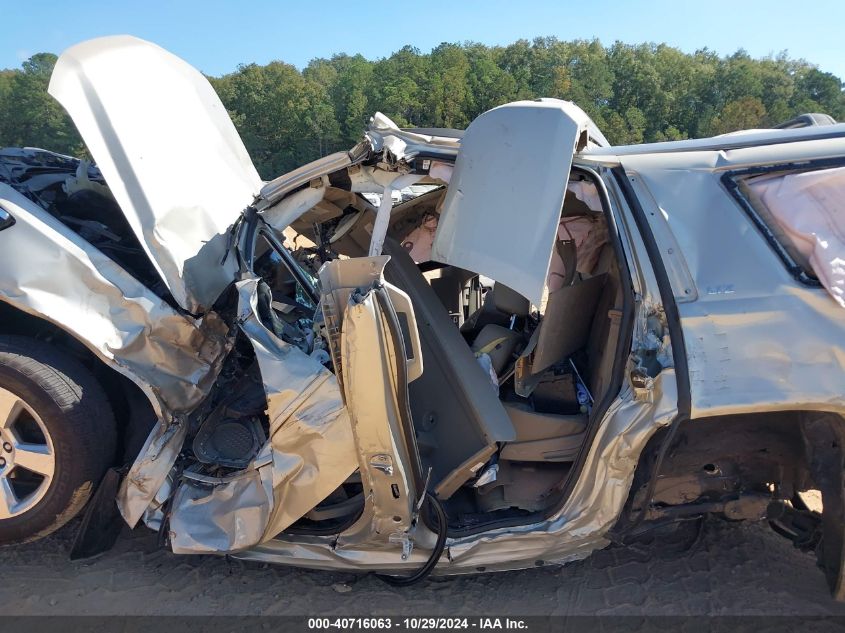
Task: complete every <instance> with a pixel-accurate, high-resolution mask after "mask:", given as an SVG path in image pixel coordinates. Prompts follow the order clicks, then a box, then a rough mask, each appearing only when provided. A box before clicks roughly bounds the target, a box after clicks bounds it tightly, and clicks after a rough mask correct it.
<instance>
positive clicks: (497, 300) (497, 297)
mask: <svg viewBox="0 0 845 633" xmlns="http://www.w3.org/2000/svg"><path fill="white" fill-rule="evenodd" d="M490 292H491V293H492V294H493V296H492V299H493V307H495V308H496V309H497V310H498V311H499V312H504V313H505V314H515V315H516V316H521V317H524V316H528V313H529V312H530V311H531V302H530V301H528V299H526V298H525V297H523V296H522V295H521V294H519V293H518V292H517V291H516V290H513V289H512V288H508V287H507V286H506V285H505V284H500V283H499V282H496V283H494V284H493V287H492V288H491V289H490Z"/></svg>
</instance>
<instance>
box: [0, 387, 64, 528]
mask: <svg viewBox="0 0 845 633" xmlns="http://www.w3.org/2000/svg"><path fill="white" fill-rule="evenodd" d="M55 472H56V452H55V451H54V450H53V441H52V439H51V438H50V433H49V432H48V431H47V427H46V425H45V424H44V422H43V421H42V420H41V418H40V417H39V415H38V414H37V413H36V412H35V410H34V409H33V408H32V407H31V406H29V405H28V404H27V403H26V402H24V401H23V400H22V399H21V398H20V397H19V396H17V395H15V394H14V393H12V392H11V391H9V390H7V389H3V388H2V387H0V520H2V519H9V518H12V517H15V516H18V515H20V514H23V513H24V512H26V511H27V510H30V509H32V508H33V507H34V506H35V505H36V504H37V503H38V502H39V501H41V500H42V499H43V498H44V495H46V494H47V490H48V488H49V487H50V483H51V482H52V481H53V476H54V475H55Z"/></svg>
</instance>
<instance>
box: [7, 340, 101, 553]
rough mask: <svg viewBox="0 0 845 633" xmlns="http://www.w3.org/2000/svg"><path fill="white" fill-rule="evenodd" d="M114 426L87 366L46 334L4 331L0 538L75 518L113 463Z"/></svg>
mask: <svg viewBox="0 0 845 633" xmlns="http://www.w3.org/2000/svg"><path fill="white" fill-rule="evenodd" d="M116 431H117V430H116V426H115V421H114V414H113V413H112V410H111V407H110V405H109V402H108V399H107V397H106V395H105V393H104V392H103V389H102V387H101V386H100V384H99V383H98V382H97V380H96V379H95V378H94V376H93V375H92V374H91V373H90V372H89V371H88V370H87V369H86V368H85V367H84V366H83V365H81V364H80V363H79V362H77V361H76V360H74V359H73V358H70V357H69V356H67V355H66V354H63V353H62V352H60V351H59V350H56V349H54V348H53V347H51V346H49V345H47V344H45V343H42V342H40V341H36V340H33V339H29V338H25V337H19V336H0V545H8V544H12V543H24V542H27V541H34V540H36V539H38V538H41V537H43V536H46V535H48V534H50V533H51V532H54V531H55V530H57V529H59V528H60V527H61V526H62V525H64V524H65V523H67V522H68V521H69V520H70V519H72V518H73V517H74V516H75V515H76V514H77V513H78V512H79V511H80V510H81V509H82V508H83V507H84V506H85V503H86V502H87V501H88V499H89V498H90V496H91V493H92V492H93V490H94V488H95V486H96V485H97V484H98V483H99V481H100V478H101V477H102V476H103V473H104V472H105V470H106V468H108V466H109V465H111V463H112V461H113V459H114V453H115V444H116Z"/></svg>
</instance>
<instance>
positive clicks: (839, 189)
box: [723, 161, 845, 307]
mask: <svg viewBox="0 0 845 633" xmlns="http://www.w3.org/2000/svg"><path fill="white" fill-rule="evenodd" d="M843 162H844V161H838V164H837V163H831V162H830V161H825V162H819V163H816V164H813V163H804V164H802V165H801V166H800V167H798V166H789V165H781V166H772V167H768V168H765V167H763V168H755V169H750V170H743V171H739V172H732V173H729V174H726V175H725V176H724V177H723V182H724V183H725V185H726V187H727V188H728V190H729V191H730V192H731V193H732V195H733V196H734V197H735V198H736V199H737V201H738V202H739V203H740V205H741V206H742V208H743V209H744V210H745V211H746V213H747V214H748V215H749V217H750V218H751V220H752V221H753V222H754V223H755V224H756V225H757V228H758V229H760V231H761V232H762V233H763V235H764V237H766V239H767V240H768V241H769V243H770V244H771V246H772V248H773V249H774V250H775V252H776V253H777V254H778V255H779V256H780V258H781V259H782V260H783V262H784V264H785V265H786V266H787V268H788V269H789V270H790V272H791V273H792V274H793V276H794V277H795V278H796V279H797V280H798V281H800V282H801V283H804V284H806V285H810V286H824V287H825V288H826V289H827V290H828V292H830V294H831V295H832V296H833V298H834V299H835V300H836V301H837V302H838V303H839V304H840V305H842V306H843V307H845V164H843ZM790 167H792V168H790Z"/></svg>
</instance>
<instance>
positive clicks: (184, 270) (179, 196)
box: [49, 35, 262, 313]
mask: <svg viewBox="0 0 845 633" xmlns="http://www.w3.org/2000/svg"><path fill="white" fill-rule="evenodd" d="M49 92H50V94H51V95H53V97H55V98H56V99H57V100H58V101H59V102H60V103H61V104H62V105H63V106H64V107H65V109H66V110H67V111H68V113H69V114H70V116H71V118H72V119H73V121H74V123H75V124H76V126H77V128H78V129H79V132H80V134H81V135H82V138H83V139H84V140H85V143H86V145H87V146H88V149H89V151H90V152H91V154H92V156H93V158H94V160H95V161H96V163H97V166H98V167H99V168H100V170H101V172H102V174H103V176H104V177H105V179H106V181H107V183H108V185H109V188H110V189H111V191H112V193H113V194H114V197H115V199H116V200H117V202H118V204H119V205H120V207H121V209H122V210H123V213H124V214H125V215H126V218H127V220H128V221H129V224H130V226H131V227H132V229H133V231H134V232H135V234H136V235H137V236H138V239H139V241H140V242H141V244H142V245H143V247H144V249H145V250H146V252H147V255H148V256H149V257H150V259H151V260H152V262H153V264H154V265H155V267H156V268H157V269H158V272H159V274H160V275H161V277H162V279H163V280H164V282H165V283H166V284H167V286H168V288H169V289H170V292H171V293H172V294H173V297H174V298H175V299H176V301H177V302H178V303H179V305H181V306H182V307H183V308H185V309H186V310H189V311H191V312H194V313H199V312H203V311H204V310H206V309H207V308H208V307H209V306H210V305H211V304H212V303H213V302H214V300H215V299H216V298H217V297H218V296H219V295H220V293H221V292H222V290H223V289H224V288H225V287H226V286H227V285H228V284H229V283H231V281H232V280H233V278H234V272H235V264H234V262H233V261H232V258H229V260H228V261H227V262H226V263H225V264H224V265H221V261H222V260H223V259H224V257H225V253H226V246H227V237H228V236H227V232H228V229H229V227H230V226H231V225H232V224H233V223H234V222H235V220H236V219H237V218H238V216H239V215H240V213H241V212H242V211H243V210H244V208H245V207H247V206H248V205H249V204H251V202H252V201H253V199H254V196H255V195H256V194H257V193H258V191H259V189H260V188H261V185H262V182H261V179H260V178H259V176H258V172H257V171H256V170H255V167H254V166H253V164H252V161H251V159H250V157H249V154H248V153H247V151H246V148H245V147H244V144H243V142H242V141H241V138H240V136H238V133H237V131H236V130H235V126H234V125H233V124H232V121H231V119H230V118H229V115H228V114H227V113H226V109H225V108H224V107H223V104H222V103H221V102H220V99H219V97H218V96H217V94H216V93H215V92H214V89H213V88H212V87H211V84H209V83H208V80H206V78H205V77H203V75H202V74H201V73H200V72H199V71H197V70H196V69H195V68H193V67H192V66H190V65H189V64H187V63H186V62H185V61H183V60H181V59H179V58H178V57H176V56H175V55H172V54H170V53H168V52H167V51H165V50H164V49H162V48H160V47H158V46H156V45H154V44H151V43H149V42H146V41H144V40H140V39H137V38H135V37H130V36H125V35H121V36H114V37H103V38H98V39H94V40H89V41H87V42H83V43H81V44H77V45H76V46H73V47H72V48H69V49H68V50H66V51H65V52H64V53H63V54H62V55H61V57H59V60H58V62H57V63H56V67H55V70H54V71H53V76H52V78H51V80H50V87H49Z"/></svg>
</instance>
